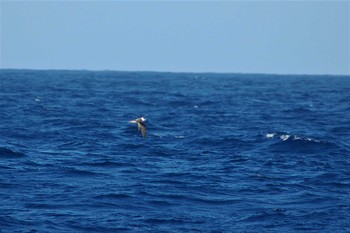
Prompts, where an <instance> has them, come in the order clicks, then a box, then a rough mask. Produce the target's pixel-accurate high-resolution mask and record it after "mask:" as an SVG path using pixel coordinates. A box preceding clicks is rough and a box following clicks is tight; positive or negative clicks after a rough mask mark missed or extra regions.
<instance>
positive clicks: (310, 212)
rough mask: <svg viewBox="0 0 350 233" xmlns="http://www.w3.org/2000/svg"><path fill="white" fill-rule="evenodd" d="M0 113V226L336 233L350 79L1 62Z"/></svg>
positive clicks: (348, 178) (345, 227) (349, 160)
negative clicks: (26, 66) (42, 67)
mask: <svg viewBox="0 0 350 233" xmlns="http://www.w3.org/2000/svg"><path fill="white" fill-rule="evenodd" d="M0 113H1V114H0V129H1V134H0V232H1V233H2V232H4V233H5V232H210V233H213V232H216V233H218V232H350V77H345V76H343V77H338V76H278V75H242V74H189V73H183V74H182V73H149V72H148V73H147V72H90V71H28V70H1V71H0ZM140 116H144V117H146V118H147V121H146V124H147V127H148V135H147V137H146V138H145V139H143V138H142V135H141V134H140V133H139V132H138V130H137V126H136V125H134V124H130V123H128V121H129V120H132V119H135V118H137V117H140Z"/></svg>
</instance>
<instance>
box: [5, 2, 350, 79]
mask: <svg viewBox="0 0 350 233" xmlns="http://www.w3.org/2000/svg"><path fill="white" fill-rule="evenodd" d="M0 1H1V3H0V14H1V15H0V32H1V34H0V68H29V69H88V70H123V71H145V70H147V71H175V72H234V73H277V74H345V75H350V3H349V1H294V2H292V1H288V2H287V1H145V0H144V1H131V2H130V1H7V0H0Z"/></svg>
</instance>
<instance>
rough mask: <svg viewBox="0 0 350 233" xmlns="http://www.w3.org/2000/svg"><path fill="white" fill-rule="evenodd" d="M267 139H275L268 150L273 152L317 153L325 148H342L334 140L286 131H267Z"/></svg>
mask: <svg viewBox="0 0 350 233" xmlns="http://www.w3.org/2000/svg"><path fill="white" fill-rule="evenodd" d="M265 138H266V139H270V140H271V139H273V142H272V143H271V144H270V145H269V147H268V150H270V151H273V152H288V151H289V152H303V153H316V152H322V151H323V150H326V151H329V150H332V149H338V150H341V149H342V148H341V146H339V145H337V144H336V143H334V142H331V141H326V140H320V139H315V138H312V137H307V136H299V135H293V134H286V133H267V134H266V135H265Z"/></svg>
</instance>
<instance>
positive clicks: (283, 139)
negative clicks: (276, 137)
mask: <svg viewBox="0 0 350 233" xmlns="http://www.w3.org/2000/svg"><path fill="white" fill-rule="evenodd" d="M289 138H290V135H288V134H282V135H281V136H280V139H282V141H286V140H288V139H289Z"/></svg>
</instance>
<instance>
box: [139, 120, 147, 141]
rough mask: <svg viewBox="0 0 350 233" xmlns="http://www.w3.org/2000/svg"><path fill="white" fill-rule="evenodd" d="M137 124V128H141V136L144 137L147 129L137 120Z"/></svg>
mask: <svg viewBox="0 0 350 233" xmlns="http://www.w3.org/2000/svg"><path fill="white" fill-rule="evenodd" d="M137 126H138V128H139V130H140V129H141V132H142V136H143V137H144V138H145V137H146V131H147V128H146V125H145V124H144V123H142V122H138V123H137Z"/></svg>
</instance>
